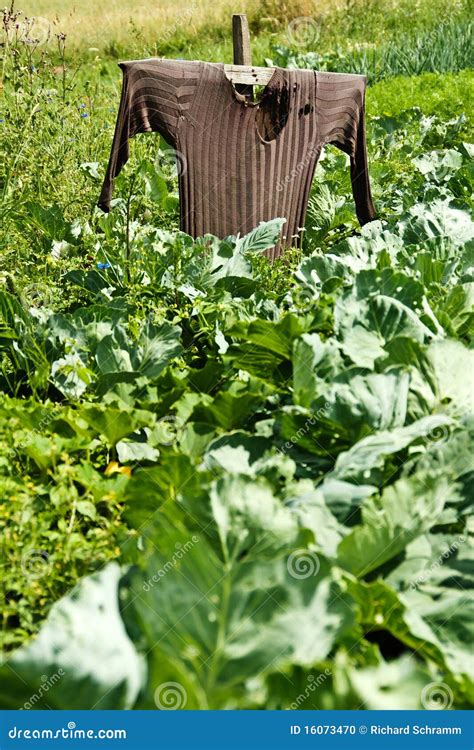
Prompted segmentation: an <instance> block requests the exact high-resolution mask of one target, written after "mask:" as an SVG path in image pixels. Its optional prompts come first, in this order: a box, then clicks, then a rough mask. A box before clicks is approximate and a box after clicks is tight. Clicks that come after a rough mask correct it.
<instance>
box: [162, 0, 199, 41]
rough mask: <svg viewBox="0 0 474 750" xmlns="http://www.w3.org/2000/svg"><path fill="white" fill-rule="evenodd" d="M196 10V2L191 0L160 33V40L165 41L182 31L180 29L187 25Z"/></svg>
mask: <svg viewBox="0 0 474 750" xmlns="http://www.w3.org/2000/svg"><path fill="white" fill-rule="evenodd" d="M196 10H198V4H197V2H196V0H193V2H192V3H190V4H189V5H188V6H187V7H186V8H185V9H184V11H183V12H182V13H181V14H180V15H179V16H178V18H177V19H176V21H174V23H172V24H170V25H169V26H168V27H167V28H166V29H165V30H164V32H163V33H162V34H160V41H162V42H166V41H167V40H168V39H171V38H172V37H173V36H175V34H177V33H179V32H180V31H182V29H183V28H184V27H185V26H187V25H188V24H189V23H190V22H191V21H192V20H193V15H194V13H195V11H196Z"/></svg>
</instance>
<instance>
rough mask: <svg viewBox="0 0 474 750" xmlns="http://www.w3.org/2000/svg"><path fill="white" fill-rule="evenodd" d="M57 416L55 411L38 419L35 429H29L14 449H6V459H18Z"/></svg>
mask: <svg viewBox="0 0 474 750" xmlns="http://www.w3.org/2000/svg"><path fill="white" fill-rule="evenodd" d="M57 416H58V414H57V413H56V412H55V411H54V412H52V411H51V412H47V413H46V414H45V415H44V417H42V418H41V419H40V421H39V422H38V426H37V427H35V428H34V429H30V430H29V432H28V433H27V434H26V435H25V436H24V437H23V438H21V440H19V441H18V442H17V443H16V445H15V446H14V447H12V448H9V449H8V452H7V456H8V458H10V459H12V458H15V456H16V457H19V456H20V454H21V452H22V451H23V450H24V449H25V448H28V446H29V445H31V444H32V442H33V440H34V436H35V435H42V433H43V431H44V430H46V429H47V428H48V427H49V425H50V424H51V422H53V421H54V420H55V419H56V418H57Z"/></svg>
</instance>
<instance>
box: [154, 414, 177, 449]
mask: <svg viewBox="0 0 474 750" xmlns="http://www.w3.org/2000/svg"><path fill="white" fill-rule="evenodd" d="M156 425H157V427H158V428H160V433H161V434H160V439H159V443H160V445H165V446H169V445H173V443H175V442H176V440H178V438H179V437H180V434H181V431H182V427H183V425H182V423H181V421H180V420H179V419H178V417H177V416H174V415H173V414H167V415H166V416H164V417H161V419H158V421H157V423H156Z"/></svg>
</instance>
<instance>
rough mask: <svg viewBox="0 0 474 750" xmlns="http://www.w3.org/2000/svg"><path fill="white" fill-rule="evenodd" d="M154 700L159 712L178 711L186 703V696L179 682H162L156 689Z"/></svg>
mask: <svg viewBox="0 0 474 750" xmlns="http://www.w3.org/2000/svg"><path fill="white" fill-rule="evenodd" d="M154 698H155V705H156V707H157V708H159V709H160V711H179V710H180V709H181V708H184V707H185V706H186V703H187V702H188V694H187V693H186V690H185V689H184V687H183V686H182V685H180V684H179V682H162V683H161V685H158V687H157V688H156V690H155V696H154Z"/></svg>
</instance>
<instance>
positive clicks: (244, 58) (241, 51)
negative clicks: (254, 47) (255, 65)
mask: <svg viewBox="0 0 474 750" xmlns="http://www.w3.org/2000/svg"><path fill="white" fill-rule="evenodd" d="M232 41H233V45H234V65H248V66H249V67H251V65H252V52H251V50H250V31H249V24H248V21H247V16H246V15H245V14H244V13H234V15H233V16H232ZM235 88H236V91H238V93H239V94H243V95H244V96H245V97H247V98H248V99H250V100H252V99H253V86H247V85H245V84H236V86H235Z"/></svg>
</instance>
